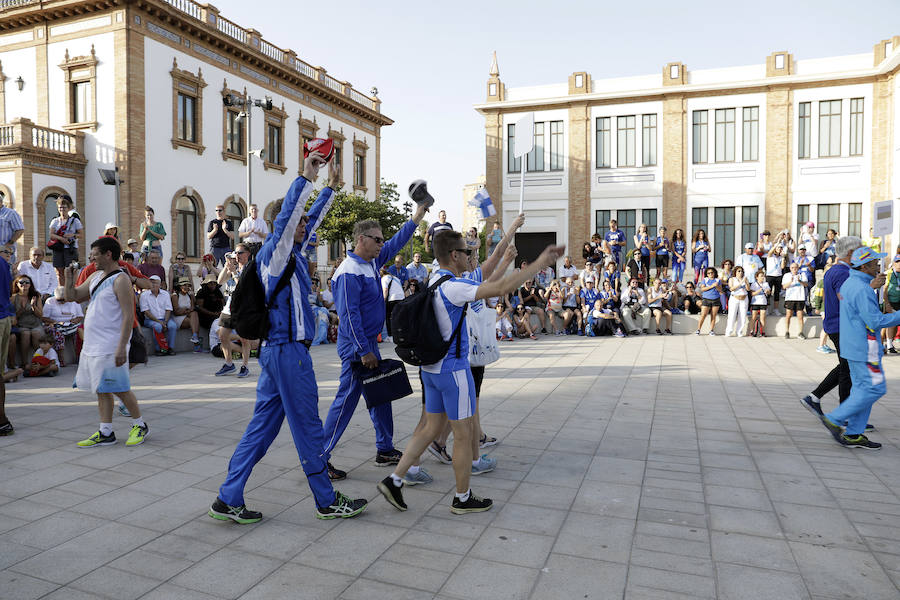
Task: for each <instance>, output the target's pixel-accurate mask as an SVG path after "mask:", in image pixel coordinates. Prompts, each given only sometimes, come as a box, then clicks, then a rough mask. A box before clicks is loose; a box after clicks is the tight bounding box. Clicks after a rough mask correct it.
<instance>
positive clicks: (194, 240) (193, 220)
mask: <svg viewBox="0 0 900 600" xmlns="http://www.w3.org/2000/svg"><path fill="white" fill-rule="evenodd" d="M198 229H199V217H198V215H197V203H196V201H195V200H194V199H193V198H191V197H190V196H184V195H182V196H179V197H178V199H177V200H176V201H175V233H176V235H175V239H176V240H177V243H176V248H175V251H176V252H184V254H185V256H189V257H191V258H197V257H199V256H200V243H199V240H198V236H197V231H198Z"/></svg>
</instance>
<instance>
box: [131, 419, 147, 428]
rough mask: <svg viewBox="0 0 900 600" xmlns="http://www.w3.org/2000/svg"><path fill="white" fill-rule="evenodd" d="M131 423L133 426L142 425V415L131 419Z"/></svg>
mask: <svg viewBox="0 0 900 600" xmlns="http://www.w3.org/2000/svg"><path fill="white" fill-rule="evenodd" d="M131 424H132V425H133V426H135V427H143V426H144V419H143V417H138V418H137V419H132V420H131Z"/></svg>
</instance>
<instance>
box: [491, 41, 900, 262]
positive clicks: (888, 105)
mask: <svg viewBox="0 0 900 600" xmlns="http://www.w3.org/2000/svg"><path fill="white" fill-rule="evenodd" d="M898 46H900V36H894V37H893V38H891V39H888V40H881V41H879V42H878V43H876V44H875V45H874V48H873V50H872V51H871V52H866V53H863V54H856V55H851V56H841V57H833V58H822V59H804V60H798V59H797V58H795V56H794V55H793V54H791V53H790V52H788V51H778V52H773V53H772V54H770V55H769V56H767V57H765V61H764V62H761V63H760V64H756V65H750V66H742V67H729V68H721V69H705V70H696V71H692V70H690V69H689V67H688V66H687V65H684V64H682V63H680V62H670V63H667V64H666V65H665V66H664V67H662V69H661V72H660V73H657V74H653V75H644V76H634V77H622V78H614V79H594V78H593V77H592V76H591V74H590V73H589V72H585V71H576V72H574V73H572V74H571V75H570V76H569V77H568V80H567V81H565V82H561V83H552V84H549V85H541V86H535V87H523V88H508V87H507V86H506V85H505V84H504V82H503V80H502V79H501V77H500V70H499V68H498V64H497V59H496V56H495V57H494V62H493V64H492V65H491V70H490V74H489V78H488V80H487V84H486V89H485V91H486V98H485V101H484V102H483V103H481V104H478V105H476V107H475V108H476V110H477V111H478V112H479V113H481V114H482V115H484V118H485V133H486V136H485V145H486V161H485V173H486V183H485V185H486V187H487V189H488V192H489V194H490V195H491V198H493V199H494V203H495V205H497V207H498V216H500V217H501V218H502V219H505V220H506V219H509V218H512V216H514V215H515V214H516V212H517V211H518V202H519V192H520V189H521V188H520V187H519V185H520V176H521V169H522V167H523V164H522V163H523V162H524V163H525V165H524V166H525V168H526V173H525V208H526V213H527V215H528V217H527V221H526V225H525V227H524V228H523V229H522V233H521V234H520V237H521V238H522V239H521V242H518V243H519V245H520V250H521V249H522V248H530V247H537V246H539V245H541V244H543V243H545V242H548V241H552V240H554V239H555V240H557V241H559V242H565V243H566V244H567V245H568V246H569V248H570V249H571V253H572V255H573V256H574V257H576V258H577V259H579V260H580V258H581V254H580V248H581V245H582V244H583V243H584V241H586V240H588V239H589V238H590V236H591V234H593V233H594V232H595V231H599V232H601V233H602V232H603V231H605V230H606V229H607V222H608V220H609V219H610V218H616V219H617V220H618V223H619V226H620V228H622V229H624V230H625V232H626V235H627V238H628V241H629V245H631V244H632V242H631V236H632V234H633V233H634V231H635V228H636V227H637V226H638V225H639V224H640V223H647V224H648V226H650V228H651V230H652V231H654V232H655V228H656V227H657V226H659V225H663V224H664V225H666V226H667V227H668V231H669V234H671V233H672V232H673V230H674V229H676V228H682V229H684V230H685V232H686V233H687V235H688V237H690V236H691V235H692V234H693V233H694V232H695V231H696V230H697V229H701V228H702V229H705V230H706V231H707V232H708V234H709V237H710V238H711V241H712V245H713V258H714V260H715V262H716V263H717V264H718V263H721V261H722V260H723V259H724V258H731V257H733V256H734V254H735V253H739V252H740V251H741V250H740V249H741V248H742V247H743V244H744V243H746V242H755V241H756V240H757V239H758V235H759V234H760V233H761V232H762V231H763V230H764V229H769V230H772V231H773V232H775V231H777V230H781V229H785V228H788V229H790V230H791V231H792V232H794V233H796V232H797V231H798V229H799V227H798V225H799V224H801V223H806V222H807V221H813V222H814V223H815V224H816V228H817V230H818V232H819V234H820V236H823V237H824V233H825V231H827V229H829V228H833V229H835V230H837V231H838V232H839V234H842V235H846V234H852V235H861V236H862V237H863V238H865V237H867V236H868V234H869V228H870V224H871V221H872V204H873V203H874V202H877V201H881V200H896V199H897V198H898V197H900V173H898V167H900V78H898V77H897V72H898V68H900V48H898ZM528 112H534V120H535V131H534V139H535V149H534V150H533V151H532V152H531V153H529V154H528V155H527V157H526V158H525V159H524V160H519V159H516V158H515V157H514V156H513V155H512V153H511V152H510V148H511V146H512V141H513V139H514V137H515V123H516V121H517V120H518V119H519V118H521V116H522V115H524V114H526V113H528ZM501 206H502V210H501V208H500V207H501ZM895 212H896V208H895ZM898 221H900V219H895V222H894V232H893V235H892V236H891V237H892V240H893V241H896V240H898V239H900V237H898V235H897V234H898ZM525 251H526V252H528V250H527V249H526V250H525Z"/></svg>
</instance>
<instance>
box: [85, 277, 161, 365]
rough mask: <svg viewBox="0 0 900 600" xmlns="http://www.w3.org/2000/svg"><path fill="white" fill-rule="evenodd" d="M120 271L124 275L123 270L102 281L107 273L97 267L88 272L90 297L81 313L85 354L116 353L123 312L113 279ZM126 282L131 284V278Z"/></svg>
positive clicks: (114, 279)
mask: <svg viewBox="0 0 900 600" xmlns="http://www.w3.org/2000/svg"><path fill="white" fill-rule="evenodd" d="M123 275H124V276H126V277H127V274H126V273H117V274H115V275H113V276H111V277H109V278H107V279H106V280H104V281H103V283H102V284H101V283H100V281H101V280H102V279H103V278H104V277H106V273H104V272H103V271H97V272H96V273H94V274H93V275H92V276H91V281H90V284H88V285H89V287H90V290H91V292H92V296H93V297H92V298H91V301H90V304H88V307H87V314H86V315H85V317H84V346H82V349H81V353H82V354H84V355H85V356H109V355H112V354H115V353H116V350H117V349H118V347H119V338H120V337H121V335H122V318H123V315H122V306H121V305H120V304H119V299H118V298H117V297H116V291H115V289H113V283H114V282H115V281H116V279H118V278H119V277H122V276H123ZM98 284H99V286H98ZM128 285H129V286H130V285H131V280H130V279H129V282H128ZM95 288H96V291H95ZM159 295H160V296H165V297H166V298H168V297H169V295H168V294H166V293H165V292H160V294H159ZM127 318H128V320H129V322H131V320H132V319H134V316H133V315H128V317H127Z"/></svg>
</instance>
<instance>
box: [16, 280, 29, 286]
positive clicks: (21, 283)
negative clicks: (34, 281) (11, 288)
mask: <svg viewBox="0 0 900 600" xmlns="http://www.w3.org/2000/svg"><path fill="white" fill-rule="evenodd" d="M16 283H18V284H19V285H31V282H30V281H17V282H16Z"/></svg>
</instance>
